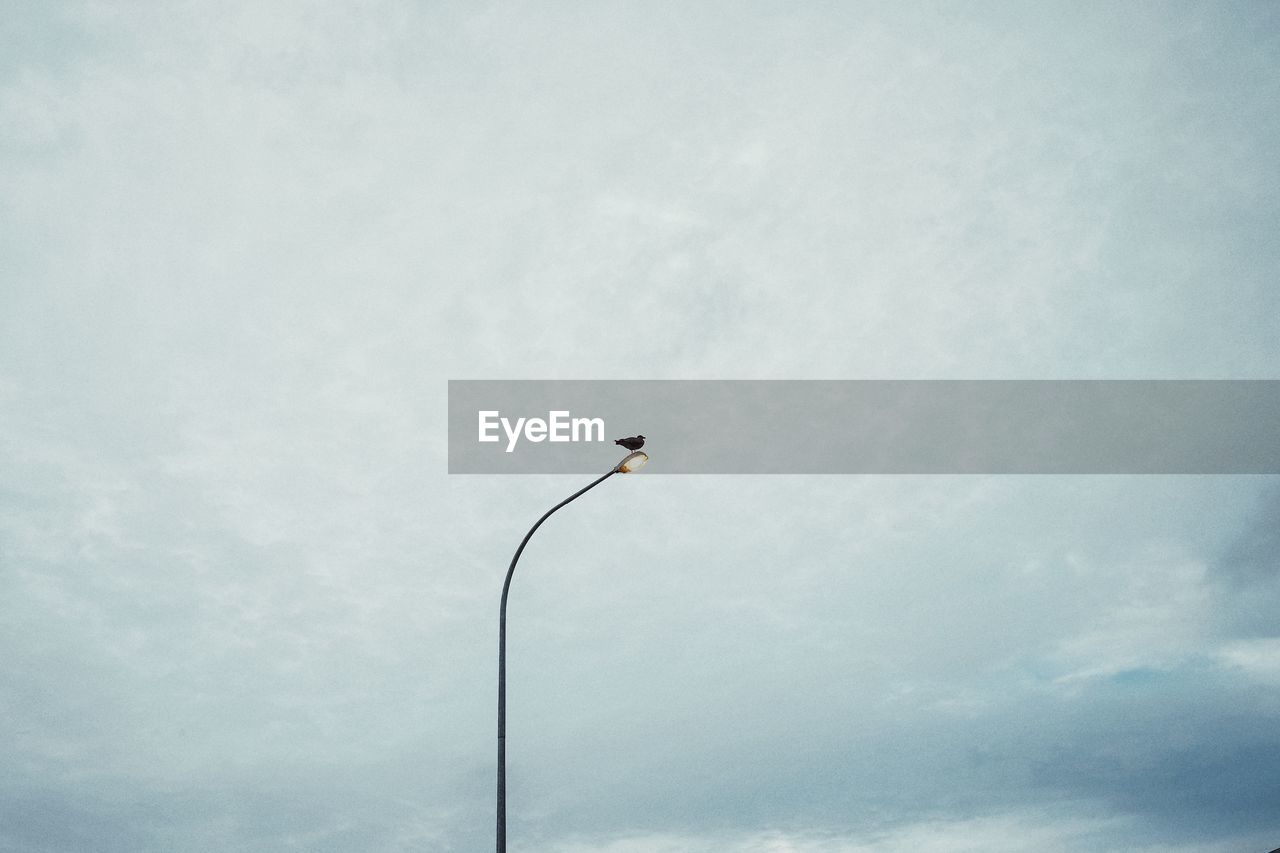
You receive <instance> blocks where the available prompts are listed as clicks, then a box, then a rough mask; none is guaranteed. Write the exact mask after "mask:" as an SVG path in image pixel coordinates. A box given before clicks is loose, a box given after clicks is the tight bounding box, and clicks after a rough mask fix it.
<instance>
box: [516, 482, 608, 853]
mask: <svg viewBox="0 0 1280 853" xmlns="http://www.w3.org/2000/svg"><path fill="white" fill-rule="evenodd" d="M617 473H618V466H614V468H613V470H611V471H610V472H609V473H608V474H605V475H604V476H603V477H601V478H600V479H598V480H596V481H595V482H594V483H592V484H591V485H589V486H587V487H586V488H585V489H581V490H579V491H576V492H574V493H573V494H571V495H569V497H567V498H565V499H564V500H562V501H560V503H558V504H556V505H555V506H553V507H552V508H551V509H549V510H547V511H546V513H545V514H544V515H543V516H542V518H540V519H538V521H537V523H535V524H534V525H533V527H530V528H529V532H528V533H526V534H525V535H524V539H522V540H521V541H520V547H519V548H517V549H516V554H515V556H514V557H512V558H511V566H510V567H509V568H508V569H507V579H506V581H504V582H503V584H502V612H501V614H500V615H499V617H498V848H497V849H498V853H507V592H508V590H510V589H511V576H512V575H513V574H515V571H516V562H517V561H518V560H519V559H520V554H521V553H522V552H523V551H524V546H525V545H528V544H529V539H530V537H532V536H533V532H534V531H535V530H537V529H538V528H539V527H541V526H542V522H544V521H546V520H547V519H548V518H550V517H551V513H553V512H555V511H556V510H558V509H559V508H560V507H562V506H564V505H565V504H567V503H569V502H570V501H572V500H574V499H575V498H577V497H579V496H581V495H583V494H586V493H587V492H588V491H590V490H591V489H593V488H595V487H596V486H598V485H600V484H601V483H603V482H604V481H605V480H607V479H609V478H610V477H612V476H613V475H614V474H617Z"/></svg>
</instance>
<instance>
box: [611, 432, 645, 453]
mask: <svg viewBox="0 0 1280 853" xmlns="http://www.w3.org/2000/svg"><path fill="white" fill-rule="evenodd" d="M614 444H620V445H622V446H623V447H625V448H626V449H627V450H630V451H632V452H633V453H634V452H635V451H637V450H639V449H640V448H642V447H644V436H643V435H637V436H634V437H633V438H620V439H618V440H617V441H615V442H614Z"/></svg>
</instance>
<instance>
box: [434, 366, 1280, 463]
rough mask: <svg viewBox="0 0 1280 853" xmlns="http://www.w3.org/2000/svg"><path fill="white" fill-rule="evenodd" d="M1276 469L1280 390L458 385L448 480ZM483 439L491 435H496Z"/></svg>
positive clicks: (897, 383)
mask: <svg viewBox="0 0 1280 853" xmlns="http://www.w3.org/2000/svg"><path fill="white" fill-rule="evenodd" d="M636 434H643V435H644V436H645V438H646V444H645V448H644V449H645V452H646V453H648V454H649V455H650V457H651V459H652V461H651V462H650V464H649V465H648V467H647V468H646V469H645V472H646V473H648V474H1276V473H1280V381H1278V380H1109V381H1108V380H1096V381H1095V380H1015V381H1009V380H634V381H623V380H450V381H449V473H451V474H570V473H572V474H591V473H602V472H604V471H607V470H608V469H609V467H610V466H611V465H613V464H614V463H616V462H617V461H618V460H619V459H621V458H622V457H623V456H624V455H625V454H626V451H625V450H624V449H623V448H621V447H617V446H615V445H614V444H613V440H614V439H616V438H621V437H624V436H633V435H636ZM482 439H483V440H482Z"/></svg>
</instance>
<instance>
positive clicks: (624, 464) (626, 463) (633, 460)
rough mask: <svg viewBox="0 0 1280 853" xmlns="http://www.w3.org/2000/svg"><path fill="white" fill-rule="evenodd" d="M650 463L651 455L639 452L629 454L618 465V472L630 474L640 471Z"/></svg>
mask: <svg viewBox="0 0 1280 853" xmlns="http://www.w3.org/2000/svg"><path fill="white" fill-rule="evenodd" d="M648 461H649V454H647V453H645V452H644V451H642V450H637V451H635V452H634V453H628V454H627V456H626V458H625V459H623V460H622V461H621V462H619V463H618V468H617V471H618V473H619V474H630V473H631V472H632V471H639V470H640V469H641V468H643V467H644V464H645V463H646V462H648Z"/></svg>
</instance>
